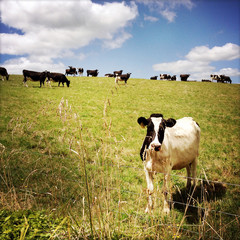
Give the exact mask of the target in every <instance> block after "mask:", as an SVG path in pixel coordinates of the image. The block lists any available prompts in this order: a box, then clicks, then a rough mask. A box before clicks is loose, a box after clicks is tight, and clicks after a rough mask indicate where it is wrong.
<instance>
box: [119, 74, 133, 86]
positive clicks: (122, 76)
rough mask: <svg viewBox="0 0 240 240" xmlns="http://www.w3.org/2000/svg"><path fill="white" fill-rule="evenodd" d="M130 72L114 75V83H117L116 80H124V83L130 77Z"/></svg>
mask: <svg viewBox="0 0 240 240" xmlns="http://www.w3.org/2000/svg"><path fill="white" fill-rule="evenodd" d="M131 74H132V73H127V74H121V75H117V76H116V77H115V83H117V84H118V81H124V82H125V84H127V80H128V79H129V78H130V75H131Z"/></svg>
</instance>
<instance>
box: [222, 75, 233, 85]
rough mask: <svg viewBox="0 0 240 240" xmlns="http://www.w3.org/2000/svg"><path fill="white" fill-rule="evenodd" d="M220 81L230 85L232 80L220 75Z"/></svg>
mask: <svg viewBox="0 0 240 240" xmlns="http://www.w3.org/2000/svg"><path fill="white" fill-rule="evenodd" d="M220 81H221V82H223V83H224V82H229V83H232V80H231V78H230V77H229V76H225V75H220Z"/></svg>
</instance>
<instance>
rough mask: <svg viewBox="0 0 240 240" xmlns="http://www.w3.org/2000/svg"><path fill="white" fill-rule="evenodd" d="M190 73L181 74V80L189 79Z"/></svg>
mask: <svg viewBox="0 0 240 240" xmlns="http://www.w3.org/2000/svg"><path fill="white" fill-rule="evenodd" d="M189 76H190V74H181V75H180V78H181V81H187V79H188V78H189Z"/></svg>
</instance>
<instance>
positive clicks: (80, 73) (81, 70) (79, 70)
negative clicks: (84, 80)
mask: <svg viewBox="0 0 240 240" xmlns="http://www.w3.org/2000/svg"><path fill="white" fill-rule="evenodd" d="M83 72H84V69H83V68H78V74H79V75H80V76H82V75H83Z"/></svg>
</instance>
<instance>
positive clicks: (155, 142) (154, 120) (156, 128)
mask: <svg viewBox="0 0 240 240" xmlns="http://www.w3.org/2000/svg"><path fill="white" fill-rule="evenodd" d="M151 120H152V123H153V125H154V131H155V137H154V139H153V141H152V142H151V143H150V144H149V149H151V147H152V146H154V145H161V143H160V142H159V141H158V131H159V125H160V123H161V121H162V118H161V117H151Z"/></svg>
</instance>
